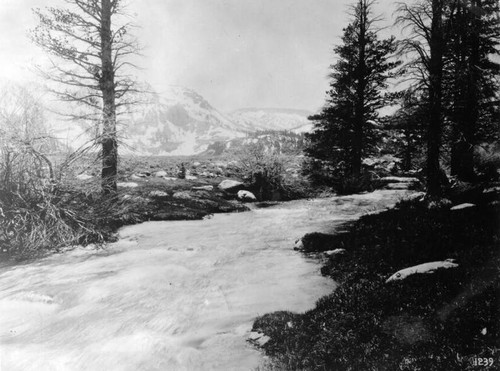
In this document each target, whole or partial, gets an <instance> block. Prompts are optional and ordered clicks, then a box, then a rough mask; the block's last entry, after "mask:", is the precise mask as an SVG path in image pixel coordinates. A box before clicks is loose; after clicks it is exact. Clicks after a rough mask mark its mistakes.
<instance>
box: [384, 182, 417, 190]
mask: <svg viewBox="0 0 500 371" xmlns="http://www.w3.org/2000/svg"><path fill="white" fill-rule="evenodd" d="M410 185H411V183H389V184H387V185H386V186H385V187H386V188H388V189H408V187H409V186H410Z"/></svg>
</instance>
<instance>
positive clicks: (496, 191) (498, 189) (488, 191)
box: [483, 187, 500, 194]
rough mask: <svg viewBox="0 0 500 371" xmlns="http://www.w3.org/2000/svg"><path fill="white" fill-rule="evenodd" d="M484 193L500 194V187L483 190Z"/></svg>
mask: <svg viewBox="0 0 500 371" xmlns="http://www.w3.org/2000/svg"><path fill="white" fill-rule="evenodd" d="M483 193H485V194H488V193H500V187H489V188H485V189H483Z"/></svg>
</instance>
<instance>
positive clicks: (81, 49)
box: [31, 0, 139, 194]
mask: <svg viewBox="0 0 500 371" xmlns="http://www.w3.org/2000/svg"><path fill="white" fill-rule="evenodd" d="M64 1H65V3H66V7H65V8H56V7H48V8H46V9H45V10H43V11H42V10H40V9H34V10H33V11H34V14H35V15H36V17H37V18H38V21H39V24H38V25H37V27H36V28H35V29H34V30H32V33H31V35H32V40H33V42H34V43H35V44H36V45H38V46H40V47H41V48H42V49H43V50H45V51H46V52H47V53H48V54H49V55H50V56H53V57H56V59H55V60H53V59H51V60H50V63H51V66H50V67H49V68H48V69H44V70H42V71H41V73H42V75H43V76H44V77H45V78H46V79H47V80H48V81H50V82H51V83H52V84H50V88H49V89H50V90H51V91H52V92H53V93H54V94H55V95H56V96H57V97H58V98H59V99H60V100H62V101H64V102H69V103H72V104H77V105H78V106H79V107H81V108H83V109H82V110H80V111H75V110H74V111H72V112H71V113H70V114H69V116H70V117H71V118H73V119H75V120H90V121H91V122H92V123H93V125H95V127H96V132H97V134H98V136H97V137H96V141H97V142H98V143H99V145H100V147H101V155H102V171H101V177H102V181H101V187H102V191H103V193H104V194H110V193H115V192H116V175H117V167H118V152H117V147H118V140H117V115H118V114H119V112H120V109H121V108H122V107H124V106H126V105H129V104H132V103H133V98H131V94H132V93H134V92H137V89H136V83H135V80H134V78H133V75H132V74H131V70H132V69H133V68H134V67H135V65H134V63H133V62H132V58H133V56H134V55H138V53H139V46H138V43H137V41H136V39H135V38H134V37H133V36H132V34H131V31H132V30H133V29H134V28H135V26H134V24H133V22H132V21H131V18H130V16H129V15H128V14H127V13H126V11H125V3H124V0H64Z"/></svg>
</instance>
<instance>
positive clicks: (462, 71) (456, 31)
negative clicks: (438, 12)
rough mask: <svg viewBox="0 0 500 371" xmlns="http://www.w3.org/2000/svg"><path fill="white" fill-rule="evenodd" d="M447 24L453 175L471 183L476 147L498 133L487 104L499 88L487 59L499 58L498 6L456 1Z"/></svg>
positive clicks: (499, 69) (488, 1) (495, 68)
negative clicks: (489, 134) (486, 134)
mask: <svg viewBox="0 0 500 371" xmlns="http://www.w3.org/2000/svg"><path fill="white" fill-rule="evenodd" d="M449 22H450V32H449V35H448V40H447V41H448V43H449V45H450V47H449V48H447V51H448V53H447V55H446V57H447V58H446V59H447V62H448V63H447V68H446V69H445V77H446V82H447V84H448V89H447V91H448V93H449V94H448V97H447V101H448V104H449V117H450V120H451V122H452V123H453V126H452V138H451V161H450V165H451V174H452V175H455V176H457V177H458V178H459V179H461V180H465V181H474V180H475V173H474V159H473V149H474V146H475V145H476V144H477V143H478V142H479V141H481V140H484V139H486V138H485V136H484V134H485V131H486V132H488V131H493V132H498V129H499V128H498V124H499V121H500V120H499V117H498V116H497V117H496V120H495V118H494V114H495V111H492V108H494V106H493V105H491V104H489V103H491V101H492V100H494V99H495V98H496V95H497V94H498V91H499V88H500V87H499V79H498V77H499V76H500V75H499V74H500V66H499V64H498V63H495V62H494V61H492V60H491V55H493V54H497V55H498V54H499V53H500V52H499V50H498V45H499V44H500V22H499V4H498V2H497V1H496V0H454V2H453V7H452V12H451V13H450V19H449ZM492 119H493V120H494V121H492ZM495 122H496V124H497V125H494V123H495ZM488 124H490V126H493V128H488ZM491 124H493V125H491ZM495 126H496V127H495ZM481 134H483V135H481Z"/></svg>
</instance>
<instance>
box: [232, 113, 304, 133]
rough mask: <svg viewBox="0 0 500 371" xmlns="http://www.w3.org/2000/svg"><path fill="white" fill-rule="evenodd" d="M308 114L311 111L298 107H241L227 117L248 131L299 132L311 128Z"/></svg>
mask: <svg viewBox="0 0 500 371" xmlns="http://www.w3.org/2000/svg"><path fill="white" fill-rule="evenodd" d="M310 115H311V112H309V111H306V110H298V109H280V108H242V109H239V110H236V111H233V112H231V113H230V114H229V118H230V119H231V120H232V121H234V123H235V124H236V125H238V126H239V127H240V128H241V129H242V130H246V131H248V132H255V131H259V130H264V131H266V130H276V131H282V130H288V131H294V132H297V133H301V132H307V131H310V130H311V129H312V124H311V122H310V121H309V120H308V119H307V117H308V116H310Z"/></svg>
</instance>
